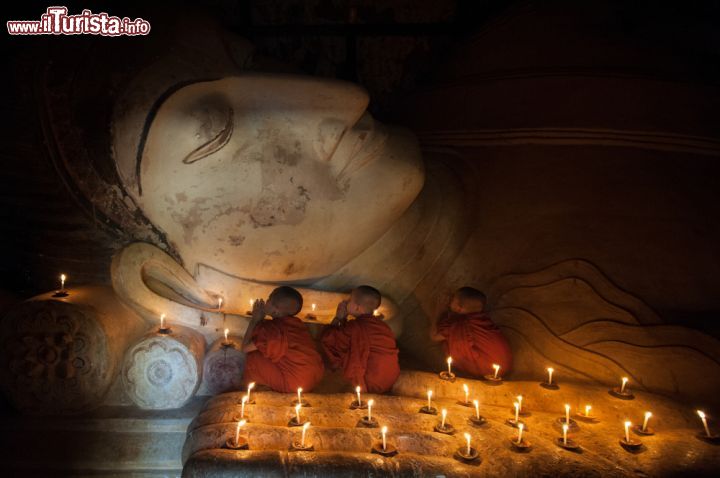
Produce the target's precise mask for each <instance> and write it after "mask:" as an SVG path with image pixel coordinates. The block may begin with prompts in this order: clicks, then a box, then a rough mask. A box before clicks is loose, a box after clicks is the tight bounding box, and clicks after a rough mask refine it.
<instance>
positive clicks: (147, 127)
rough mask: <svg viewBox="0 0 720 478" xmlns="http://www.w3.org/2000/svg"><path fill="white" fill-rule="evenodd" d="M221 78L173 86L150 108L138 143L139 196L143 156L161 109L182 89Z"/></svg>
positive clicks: (137, 178) (136, 169)
mask: <svg viewBox="0 0 720 478" xmlns="http://www.w3.org/2000/svg"><path fill="white" fill-rule="evenodd" d="M217 80H219V78H206V79H195V80H188V81H182V82H180V83H178V84H176V85H173V86H171V87H170V88H168V89H167V90H166V91H165V92H164V93H162V94H161V95H160V96H158V98H157V99H156V100H155V102H153V104H152V106H151V107H150V110H149V111H148V114H147V116H146V117H145V122H144V123H143V129H142V132H141V133H140V141H139V142H138V147H137V153H136V157H135V180H136V181H137V188H138V194H139V195H140V196H142V181H141V180H140V175H141V172H142V168H141V163H142V158H143V154H144V152H145V143H146V142H147V138H148V134H149V133H150V126H152V123H153V121H154V120H155V117H156V116H157V113H158V111H159V110H160V107H161V106H162V105H163V104H164V103H165V101H166V100H167V99H168V98H170V96H172V95H173V94H174V93H176V92H177V91H178V90H180V89H181V88H184V87H186V86H189V85H192V84H195V83H206V82H211V81H217Z"/></svg>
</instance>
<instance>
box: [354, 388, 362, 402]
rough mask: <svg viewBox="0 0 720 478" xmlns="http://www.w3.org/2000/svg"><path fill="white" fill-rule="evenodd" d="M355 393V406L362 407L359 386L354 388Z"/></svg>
mask: <svg viewBox="0 0 720 478" xmlns="http://www.w3.org/2000/svg"><path fill="white" fill-rule="evenodd" d="M355 393H356V394H357V404H358V407H359V406H360V405H362V400H360V385H358V386H357V387H355Z"/></svg>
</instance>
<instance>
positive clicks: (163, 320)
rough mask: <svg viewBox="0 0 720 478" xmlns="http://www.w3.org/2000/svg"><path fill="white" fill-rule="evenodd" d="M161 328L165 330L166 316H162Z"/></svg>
mask: <svg viewBox="0 0 720 478" xmlns="http://www.w3.org/2000/svg"><path fill="white" fill-rule="evenodd" d="M160 328H161V329H164V328H165V314H160Z"/></svg>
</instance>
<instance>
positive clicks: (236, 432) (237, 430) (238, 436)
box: [235, 420, 246, 444]
mask: <svg viewBox="0 0 720 478" xmlns="http://www.w3.org/2000/svg"><path fill="white" fill-rule="evenodd" d="M245 423H246V422H245V420H240V421H238V424H237V428H236V429H235V443H236V444H237V443H238V441H239V440H240V429H241V428H242V427H243V426H245Z"/></svg>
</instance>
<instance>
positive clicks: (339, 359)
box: [321, 314, 400, 393]
mask: <svg viewBox="0 0 720 478" xmlns="http://www.w3.org/2000/svg"><path fill="white" fill-rule="evenodd" d="M321 342H322V347H323V350H324V352H325V355H327V357H328V360H329V361H330V365H331V367H332V368H333V369H334V370H337V369H342V371H343V377H345V379H346V380H348V381H349V382H350V383H351V384H352V385H353V386H355V385H359V386H360V388H361V389H362V390H364V391H367V392H370V393H383V392H387V391H388V390H390V388H392V386H393V384H394V383H395V381H396V380H397V378H398V376H399V375H400V365H399V363H398V348H397V344H396V343H395V336H394V335H393V332H392V330H390V327H388V326H387V324H386V323H385V322H383V321H382V320H381V319H379V318H377V317H375V316H373V315H372V314H368V315H362V316H360V317H357V318H356V319H355V320H351V321H348V322H346V323H344V324H342V325H340V326H339V327H335V326H329V327H326V328H325V330H324V331H323V334H322V337H321Z"/></svg>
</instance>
